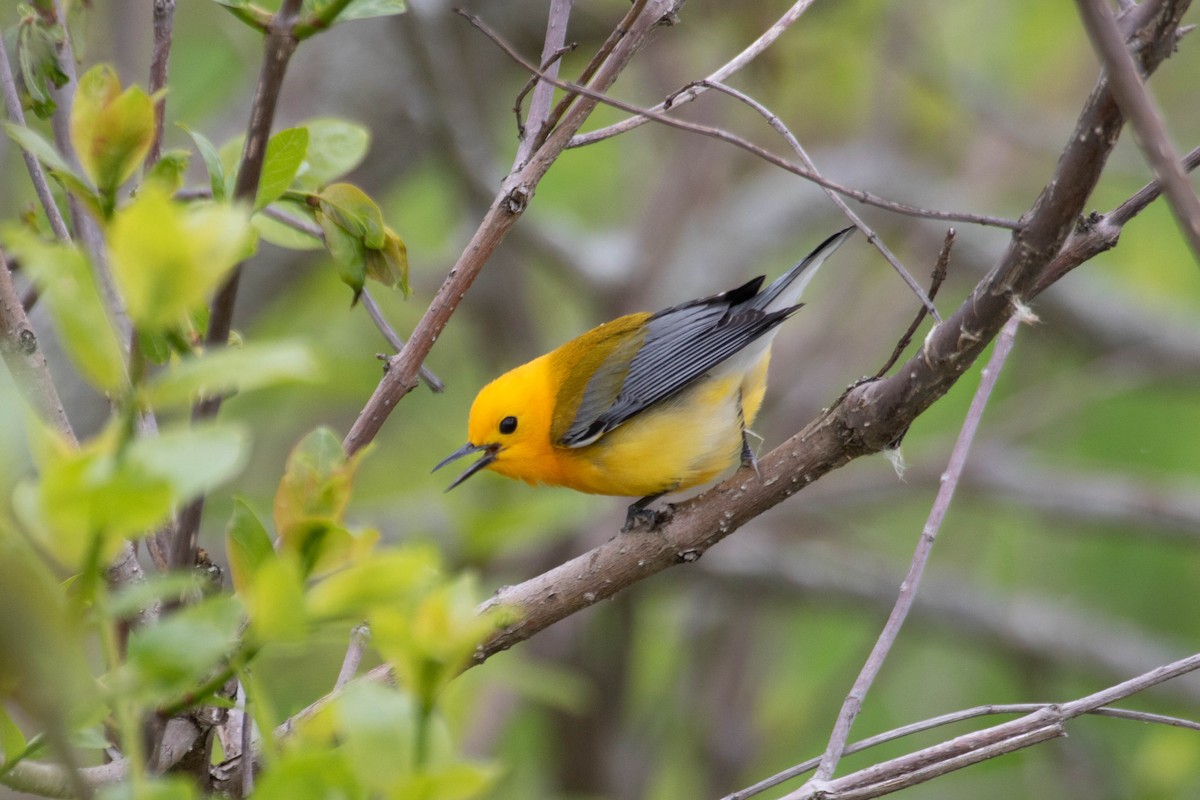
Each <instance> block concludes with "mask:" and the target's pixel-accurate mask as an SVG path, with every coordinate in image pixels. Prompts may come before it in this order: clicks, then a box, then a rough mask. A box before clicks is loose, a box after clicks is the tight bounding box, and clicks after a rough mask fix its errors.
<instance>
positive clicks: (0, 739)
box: [0, 705, 26, 764]
mask: <svg viewBox="0 0 1200 800" xmlns="http://www.w3.org/2000/svg"><path fill="white" fill-rule="evenodd" d="M25 747H26V741H25V734H23V733H21V729H20V728H18V727H17V723H15V722H13V721H12V717H10V716H9V715H8V713H7V712H6V711H5V710H4V706H3V705H0V764H4V763H5V762H6V761H8V760H9V759H11V758H15V757H16V756H18V755H20V754H22V753H24V752H25Z"/></svg>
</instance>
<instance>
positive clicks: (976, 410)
mask: <svg viewBox="0 0 1200 800" xmlns="http://www.w3.org/2000/svg"><path fill="white" fill-rule="evenodd" d="M1020 322H1021V319H1020V316H1019V315H1018V314H1014V315H1013V316H1012V317H1011V318H1010V319H1009V321H1008V322H1007V323H1006V324H1005V326H1004V329H1003V330H1002V331H1001V333H1000V337H999V339H997V340H996V349H995V350H994V351H993V352H992V358H991V360H990V361H989V362H988V365H987V367H985V368H984V370H983V376H982V378H981V380H980V382H979V388H978V389H977V390H976V392H975V397H974V398H973V399H972V400H971V407H970V409H968V411H967V418H966V420H965V421H964V422H963V426H962V430H961V431H960V432H959V435H958V441H957V442H955V444H954V450H953V451H952V452H951V454H950V463H949V465H948V466H947V467H946V472H945V473H944V474H943V475H942V481H941V484H940V486H939V487H938V492H937V497H936V498H935V499H934V502H933V508H932V509H931V510H930V512H929V518H928V520H926V522H925V528H924V530H922V531H921V538H920V539H919V541H918V542H917V550H916V552H915V553H914V554H913V560H912V566H911V567H910V568H909V570H908V575H907V576H906V577H905V579H904V582H903V583H902V584H901V585H900V594H899V596H898V597H897V598H896V605H895V606H894V607H893V608H892V613H891V615H890V616H889V617H888V620H887V624H886V625H884V628H883V632H882V633H881V634H880V635H879V639H878V641H876V642H875V646H874V647H873V648H872V649H871V654H870V655H869V656H868V657H867V661H866V663H865V664H863V668H862V671H861V672H860V673H859V676H858V678H857V680H855V681H854V687H853V688H852V689H851V690H850V694H849V695H847V696H846V700H845V702H844V703H843V704H842V708H841V711H839V712H838V718H837V722H836V723H834V726H833V733H832V734H831V735H830V737H829V744H828V746H827V747H826V748H825V755H824V756H822V758H821V765H820V767H818V768H817V772H816V774H815V775H814V776H813V779H812V780H813V783H814V785H819V784H821V783H823V782H824V781H826V780H828V779H829V777H830V776H831V775H833V772H834V770H835V769H836V768H837V764H838V761H839V760H841V757H842V752H843V751H844V750H845V748H846V741H847V740H848V739H849V737H850V727H851V726H852V725H853V724H854V719H855V717H857V716H858V712H859V709H860V708H861V707H862V701H863V700H864V699H865V698H866V695H867V692H868V691H869V690H870V688H871V684H872V683H874V681H875V676H877V675H878V674H879V670H880V669H882V668H883V662H884V659H886V658H887V655H888V653H889V652H891V649H892V645H893V644H894V643H895V641H896V637H897V636H898V635H899V633H900V628H901V626H903V625H904V620H905V618H907V617H908V612H909V610H910V609H911V608H912V604H913V601H914V600H915V599H916V596H917V589H918V588H919V587H920V585H921V576H922V575H923V574H924V572H925V565H926V564H927V563H928V562H929V556H930V554H931V553H932V552H933V543H934V540H935V539H936V537H937V534H938V531H939V530H940V529H941V527H942V522H943V520H945V518H946V511H947V510H948V509H949V508H950V500H951V499H952V498H953V497H954V490H955V488H957V486H958V481H959V478H960V477H962V472H963V467H965V466H966V463H967V453H968V452H969V451H970V449H971V442H972V441H974V439H975V432H976V431H977V430H978V429H979V422H980V420H981V419H982V418H983V410H984V409H985V408H986V407H987V402H988V398H989V397H991V394H992V390H993V389H994V388H995V387H996V381H997V380H998V379H999V377H1000V370H1001V369H1002V368H1003V367H1004V362H1005V360H1006V359H1007V358H1008V354H1009V353H1010V352H1011V351H1012V345H1013V339H1014V337H1015V336H1016V335H1017V326H1018V325H1019V324H1020Z"/></svg>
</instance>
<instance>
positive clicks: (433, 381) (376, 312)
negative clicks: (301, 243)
mask: <svg viewBox="0 0 1200 800" xmlns="http://www.w3.org/2000/svg"><path fill="white" fill-rule="evenodd" d="M176 196H178V195H176ZM262 213H263V214H265V215H266V216H268V217H270V218H271V219H273V220H276V221H277V222H281V223H283V224H284V225H287V226H288V227H289V228H291V229H292V230H295V231H299V232H300V233H304V234H307V235H309V236H311V237H313V238H314V239H316V240H318V241H320V242H322V243H324V242H325V232H324V231H323V230H321V228H320V227H319V226H317V225H315V224H313V223H311V222H309V221H307V220H303V219H299V218H297V217H293V216H292V215H291V214H288V213H287V212H285V211H280V210H279V209H277V208H275V207H274V206H267V207H266V208H264V209H263V210H262ZM359 299H360V300H362V304H363V307H364V308H366V309H367V314H368V315H369V316H370V317H371V321H372V322H374V323H375V327H376V328H378V329H379V332H380V333H382V334H383V338H384V339H387V341H388V344H390V345H391V346H392V347H394V348H395V349H396V352H397V353H399V352H400V351H401V350H403V349H404V339H403V338H402V337H401V336H400V334H398V333H396V330H395V328H393V327H392V326H391V325H390V324H389V323H388V321H387V318H386V317H384V316H383V310H382V309H380V307H379V304H378V303H376V302H375V298H374V297H372V296H371V293H370V292H369V291H368V290H367V289H366V288H365V287H364V288H363V290H362V295H361V296H360V298H359ZM417 374H418V375H419V376H420V378H421V380H422V381H424V382H425V385H426V386H428V387H429V389H430V390H431V391H434V392H438V393H441V392H444V391H446V384H445V383H443V382H442V379H441V378H439V377H438V376H437V375H435V374H433V370H431V369H429V368H428V367H426V366H425V365H424V364H422V365H421V369H420V371H419V372H418V373H417Z"/></svg>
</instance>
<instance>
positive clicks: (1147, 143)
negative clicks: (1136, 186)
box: [1076, 0, 1200, 261]
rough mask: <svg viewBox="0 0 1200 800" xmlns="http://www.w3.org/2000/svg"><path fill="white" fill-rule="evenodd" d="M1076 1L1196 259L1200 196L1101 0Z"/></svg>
mask: <svg viewBox="0 0 1200 800" xmlns="http://www.w3.org/2000/svg"><path fill="white" fill-rule="evenodd" d="M1076 5H1078V6H1079V14H1080V16H1081V17H1082V18H1083V24H1084V27H1085V28H1086V29H1087V32H1088V36H1089V37H1090V38H1091V40H1092V45H1093V46H1094V47H1095V48H1096V51H1097V52H1098V53H1099V54H1100V58H1101V59H1102V60H1103V61H1104V64H1105V66H1106V69H1107V72H1108V76H1109V77H1108V79H1109V81H1110V83H1111V84H1112V88H1113V94H1114V95H1115V96H1116V99H1117V104H1118V105H1119V106H1120V107H1121V112H1122V113H1123V114H1124V115H1125V116H1126V117H1127V118H1128V119H1129V122H1130V125H1132V126H1133V133H1134V138H1135V139H1136V140H1137V142H1138V144H1139V145H1140V146H1141V148H1142V152H1143V153H1145V155H1146V160H1147V161H1149V162H1150V167H1151V168H1152V169H1153V170H1154V174H1155V176H1156V177H1157V178H1158V180H1159V182H1160V183H1161V184H1162V185H1163V187H1164V189H1165V190H1166V195H1167V202H1168V203H1170V205H1171V211H1173V212H1174V213H1175V219H1176V220H1178V222H1179V227H1181V228H1182V229H1183V232H1184V235H1185V237H1186V238H1187V240H1188V244H1190V245H1191V246H1192V254H1193V255H1194V256H1195V257H1196V259H1197V260H1198V261H1200V197H1197V196H1196V191H1195V190H1194V189H1193V188H1192V184H1191V182H1190V181H1189V180H1188V177H1187V173H1186V172H1184V170H1183V167H1182V166H1181V165H1180V163H1179V156H1178V155H1177V154H1176V153H1175V148H1174V147H1173V146H1172V145H1171V137H1170V135H1169V134H1168V133H1167V125H1166V123H1165V122H1164V121H1163V118H1162V114H1161V113H1160V112H1159V110H1158V107H1157V105H1155V103H1154V100H1153V99H1152V98H1151V97H1150V93H1149V92H1148V91H1147V90H1146V87H1145V85H1144V84H1143V83H1142V79H1141V77H1140V76H1139V75H1138V68H1137V64H1135V63H1134V60H1133V56H1132V55H1131V54H1130V52H1129V49H1128V48H1127V47H1126V45H1125V38H1124V37H1123V36H1122V35H1121V31H1120V29H1119V28H1118V27H1117V22H1116V20H1115V19H1113V15H1112V12H1111V11H1110V10H1109V8H1108V5H1107V3H1106V2H1105V0H1076Z"/></svg>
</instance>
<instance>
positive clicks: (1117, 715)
mask: <svg viewBox="0 0 1200 800" xmlns="http://www.w3.org/2000/svg"><path fill="white" fill-rule="evenodd" d="M1047 708H1052V704H1050V703H1005V704H993V705H984V706H975V707H974V708H966V709H963V710H962V711H952V712H950V713H949V714H941V715H939V716H936V717H932V718H930V719H926V720H921V721H920V722H914V723H911V724H909V725H905V726H903V727H900V728H894V729H892V730H890V731H885V732H884V733H880V734H876V735H875V736H871V737H869V738H867V739H862V740H861V741H858V742H855V743H854V744H852V745H850V746H849V747H847V748H846V755H851V754H853V753H861V752H862V751H863V750H868V749H870V748H872V747H876V746H878V745H881V744H886V743H887V742H893V741H895V740H897V739H902V738H904V737H906V736H912V735H913V734H914V733H923V732H924V731H929V730H933V729H934V728H940V727H942V726H944V725H953V724H954V723H956V722H963V721H965V720H968V719H976V718H978V717H984V716H990V715H993V714H1030V713H1034V712H1037V711H1041V710H1043V709H1047ZM1087 713H1088V714H1092V715H1095V716H1098V717H1112V718H1113V719H1124V720H1129V721H1131V722H1143V723H1148V724H1154V725H1166V726H1168V727H1174V728H1186V729H1188V730H1195V731H1200V723H1197V722H1193V721H1192V720H1188V719H1180V718H1179V717H1169V716H1166V715H1163V714H1151V713H1149V712H1146V711H1129V710H1127V709H1124V708H1108V707H1107V706H1102V707H1100V708H1097V709H1095V710H1093V711H1089V712H1087ZM820 761H821V759H820V757H817V758H810V759H809V760H808V761H804V762H802V763H800V764H797V765H796V766H794V767H789V768H788V769H786V770H784V771H783V772H780V773H778V774H776V775H772V776H771V777H769V778H766V779H765V780H762V781H759V782H758V783H756V784H754V785H753V786H749V787H747V788H745V789H741V790H739V791H736V792H734V793H733V794H728V795H725V797H723V798H721V800H748V798H750V797H754V796H755V795H757V794H761V793H763V792H765V791H767V790H768V789H773V788H775V787H776V786H778V785H779V784H781V783H785V782H786V781H789V780H791V779H792V778H796V777H799V776H800V775H803V774H804V773H806V772H808V771H809V770H811V769H813V768H814V767H816V766H817V764H818V763H820Z"/></svg>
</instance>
